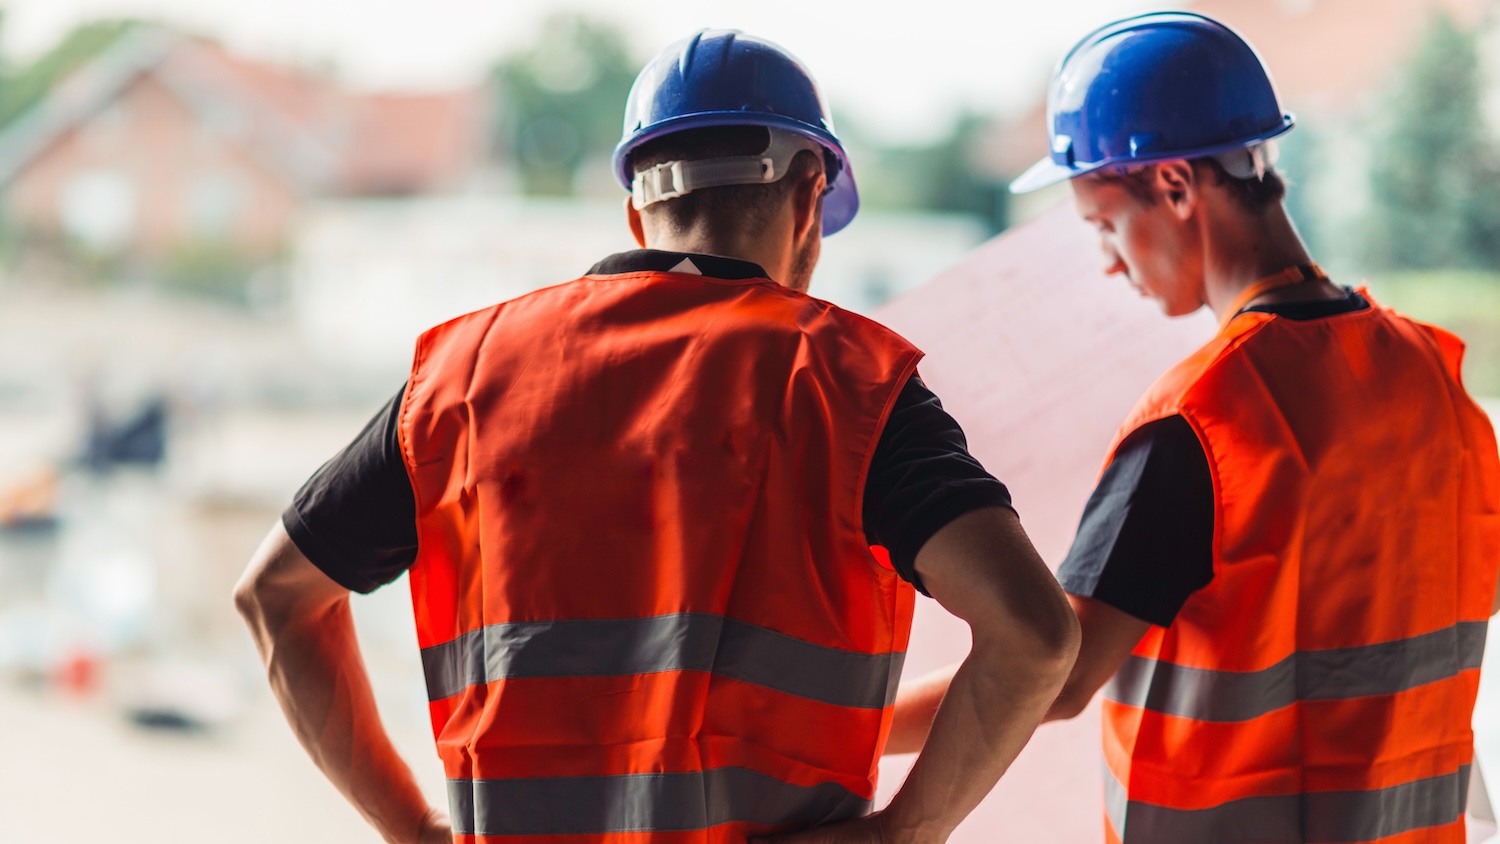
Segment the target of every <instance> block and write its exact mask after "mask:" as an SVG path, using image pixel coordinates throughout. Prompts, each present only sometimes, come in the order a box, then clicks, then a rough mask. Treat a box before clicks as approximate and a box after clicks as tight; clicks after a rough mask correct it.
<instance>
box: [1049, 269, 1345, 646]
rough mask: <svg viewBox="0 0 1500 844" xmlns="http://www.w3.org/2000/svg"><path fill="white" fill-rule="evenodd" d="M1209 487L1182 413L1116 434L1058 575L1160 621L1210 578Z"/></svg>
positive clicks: (1337, 305) (1294, 308) (1318, 305)
mask: <svg viewBox="0 0 1500 844" xmlns="http://www.w3.org/2000/svg"><path fill="white" fill-rule="evenodd" d="M1368 307H1370V303H1369V301H1368V300H1367V299H1365V297H1363V296H1361V295H1359V294H1358V293H1356V292H1354V291H1353V290H1348V291H1346V294H1345V296H1344V297H1343V298H1341V299H1327V300H1318V301H1312V302H1286V303H1281V304H1273V305H1257V306H1255V307H1253V308H1246V309H1245V310H1247V311H1260V312H1263V313H1270V314H1275V315H1277V316H1279V317H1283V318H1285V319H1292V320H1299V321H1307V320H1314V319H1324V318H1326V317H1331V316H1335V315H1337V314H1346V313H1351V312H1353V311H1360V310H1364V309H1366V308H1368ZM1213 543H1214V487H1213V477H1212V476H1211V474H1210V471H1209V467H1208V456H1207V455H1206V454H1205V453H1204V451H1203V444H1202V443H1201V442H1199V440H1198V435H1197V434H1196V433H1194V432H1193V428H1192V426H1191V425H1189V424H1188V422H1187V420H1186V419H1183V418H1182V417H1181V416H1169V417H1167V418H1165V419H1160V420H1157V421H1155V422H1151V423H1148V424H1146V425H1142V426H1141V427H1140V428H1139V429H1137V430H1136V431H1134V432H1133V433H1131V434H1130V436H1128V437H1126V438H1125V441H1124V442H1122V443H1121V444H1120V447H1119V449H1117V450H1116V452H1115V458H1114V460H1112V461H1111V462H1110V464H1109V466H1108V467H1106V468H1105V470H1104V474H1103V475H1102V476H1101V477H1100V478H1099V484H1098V486H1096V487H1095V488H1094V492H1093V494H1092V495H1090V496H1089V501H1088V504H1087V505H1085V506H1084V510H1083V518H1082V519H1081V520H1080V521H1079V524H1078V535H1077V536H1076V537H1075V538H1074V539H1073V547H1072V548H1071V549H1069V551H1068V556H1067V558H1066V559H1064V560H1063V563H1062V565H1061V566H1060V567H1059V568H1058V571H1057V578H1058V580H1059V581H1060V582H1061V583H1062V587H1063V589H1064V590H1065V591H1066V592H1068V594H1070V595H1077V596H1079V597H1082V598H1093V599H1094V600H1096V601H1101V602H1103V603H1105V604H1108V605H1110V606H1112V607H1114V608H1115V609H1117V610H1120V611H1121V612H1125V613H1128V614H1130V615H1132V616H1135V617H1136V618H1139V619H1141V620H1142V621H1147V622H1150V623H1152V624H1156V625H1160V626H1162V627H1167V626H1170V625H1171V624H1172V621H1173V620H1174V619H1176V618H1177V613H1178V612H1180V611H1181V610H1182V607H1183V605H1184V604H1186V603H1187V600H1188V598H1190V597H1191V596H1192V594H1193V593H1194V592H1196V591H1198V590H1199V589H1202V588H1203V587H1205V586H1207V585H1208V584H1209V582H1210V581H1212V580H1213V576H1214V561H1213Z"/></svg>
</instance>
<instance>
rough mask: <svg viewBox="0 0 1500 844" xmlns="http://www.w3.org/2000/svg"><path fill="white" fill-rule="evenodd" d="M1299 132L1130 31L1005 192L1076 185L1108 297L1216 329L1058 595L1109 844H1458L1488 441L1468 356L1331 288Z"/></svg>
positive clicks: (1153, 405) (1189, 49)
mask: <svg viewBox="0 0 1500 844" xmlns="http://www.w3.org/2000/svg"><path fill="white" fill-rule="evenodd" d="M1292 124H1293V118H1292V116H1291V115H1290V114H1287V113H1285V112H1283V111H1282V109H1281V107H1280V105H1279V104H1278V102H1277V98H1276V95H1275V92H1274V91H1273V89H1272V85H1271V81H1270V78H1269V77H1268V74H1267V72H1266V69H1265V68H1264V67H1263V66H1262V63H1261V61H1260V59H1259V57H1258V56H1257V55H1256V53H1255V52H1254V51H1253V50H1252V48H1251V47H1250V46H1249V45H1248V44H1246V43H1245V42H1244V41H1243V40H1242V39H1241V38H1240V37H1239V36H1238V35H1236V34H1235V33H1234V32H1233V31H1231V30H1230V29H1228V28H1227V27H1225V26H1223V25H1222V24H1220V23H1218V22H1216V21H1214V20H1211V19H1209V18H1206V17H1203V16H1200V15H1194V14H1186V13H1158V14H1149V15H1143V16H1140V17H1133V18H1129V19H1126V20H1122V21H1119V22H1116V23H1112V24H1110V25H1108V26H1105V27H1102V28H1100V29H1098V30H1095V31H1094V32H1092V33H1090V34H1089V35H1088V36H1086V37H1085V38H1084V39H1083V40H1082V41H1081V42H1079V44H1078V45H1077V46H1076V47H1074V48H1073V49H1072V51H1071V52H1069V53H1068V54H1067V56H1066V57H1065V58H1064V59H1063V61H1062V63H1061V64H1060V66H1059V68H1058V70H1057V73H1056V76H1055V77H1054V78H1053V81H1052V85H1051V88H1050V91H1049V97H1048V127H1049V130H1050V131H1049V137H1050V141H1051V147H1050V149H1051V154H1050V155H1049V157H1048V158H1046V159H1044V160H1043V161H1041V162H1040V163H1038V164H1037V165H1036V166H1035V167H1033V168H1032V169H1031V170H1029V171H1028V172H1027V173H1025V174H1024V175H1022V176H1021V178H1019V179H1018V180H1016V182H1015V183H1014V184H1013V185H1012V186H1011V188H1012V190H1014V191H1018V192H1019V191H1027V190H1032V189H1035V188H1038V187H1041V186H1043V185H1047V184H1051V183H1055V182H1059V181H1062V180H1064V179H1070V180H1072V188H1073V193H1074V197H1075V199H1076V201H1077V206H1078V210H1079V212H1080V214H1081V215H1082V216H1083V218H1084V219H1085V220H1086V221H1088V222H1089V223H1091V224H1092V225H1093V226H1094V227H1095V228H1096V229H1097V230H1098V236H1099V242H1100V247H1101V249H1102V252H1103V257H1104V269H1105V271H1106V272H1107V273H1109V274H1118V275H1123V276H1125V278H1126V279H1127V280H1128V281H1129V282H1130V284H1131V285H1132V286H1133V287H1135V288H1136V289H1137V290H1139V291H1140V292H1141V294H1142V295H1143V296H1148V297H1150V298H1152V299H1154V300H1155V301H1156V302H1157V303H1159V304H1160V305H1161V308H1162V310H1163V311H1164V312H1165V313H1166V314H1167V315H1168V316H1181V315H1184V314H1189V313H1192V312H1194V311H1196V310H1198V309H1199V308H1201V307H1204V306H1207V307H1209V308H1210V309H1212V310H1213V312H1214V313H1215V315H1216V316H1217V317H1218V318H1219V321H1220V329H1219V332H1218V334H1217V336H1215V337H1214V338H1213V339H1212V340H1211V341H1209V342H1208V343H1207V344H1206V345H1205V346H1204V347H1203V348H1202V349H1200V350H1199V351H1198V352H1196V353H1195V354H1193V355H1192V356H1190V357H1188V358H1187V359H1186V360H1184V361H1182V362H1181V363H1180V364H1178V365H1177V366H1176V367H1174V368H1172V369H1171V370H1170V371H1168V372H1167V373H1166V374H1165V375H1163V376H1162V377H1161V379H1160V380H1159V381H1157V383H1156V384H1155V386H1153V387H1152V388H1151V389H1150V390H1149V391H1148V392H1147V393H1146V395H1145V396H1144V397H1143V398H1142V399H1141V401H1140V403H1139V404H1138V405H1137V406H1136V408H1135V410H1134V411H1133V412H1132V413H1131V414H1130V416H1129V417H1128V418H1127V420H1126V421H1125V423H1124V425H1123V426H1122V427H1121V428H1120V431H1119V433H1118V435H1117V436H1116V438H1115V442H1114V444H1113V445H1112V446H1111V448H1110V450H1109V455H1108V458H1107V460H1106V463H1105V468H1104V471H1103V474H1102V476H1101V477H1100V479H1099V481H1098V486H1097V488H1096V489H1095V490H1094V493H1093V495H1092V496H1091V497H1090V498H1089V500H1088V504H1087V506H1086V508H1085V511H1084V514H1083V517H1082V521H1081V523H1080V525H1079V529H1078V535H1077V538H1076V539H1075V540H1074V543H1073V546H1072V549H1071V550H1070V551H1069V553H1068V556H1067V558H1066V559H1065V560H1064V562H1063V563H1062V565H1061V567H1060V569H1059V572H1058V575H1059V579H1060V580H1061V582H1062V585H1063V588H1064V589H1065V590H1066V591H1067V592H1068V593H1069V597H1070V600H1071V602H1072V604H1073V608H1074V610H1075V611H1076V613H1077V615H1078V617H1079V620H1080V623H1081V624H1082V627H1083V645H1082V649H1081V651H1080V654H1079V658H1078V661H1077V663H1076V665H1075V667H1074V669H1073V672H1072V675H1071V676H1070V677H1069V679H1068V682H1067V684H1066V686H1065V687H1064V689H1063V692H1062V694H1061V695H1060V696H1059V698H1058V700H1057V702H1056V703H1055V704H1054V705H1053V707H1052V710H1051V711H1050V712H1049V714H1048V718H1049V719H1052V718H1070V717H1073V716H1075V715H1077V714H1078V713H1080V712H1081V711H1082V710H1083V709H1084V707H1085V706H1087V705H1088V703H1089V701H1090V700H1091V699H1092V698H1093V696H1094V694H1095V692H1097V691H1098V690H1099V689H1100V687H1101V686H1104V685H1105V684H1106V682H1108V683H1109V686H1108V687H1107V689H1106V691H1105V701H1104V757H1105V763H1106V764H1105V768H1106V776H1105V789H1104V793H1105V800H1104V803H1105V808H1106V815H1107V823H1106V824H1105V830H1106V837H1107V839H1108V840H1109V841H1112V842H1121V841H1123V842H1126V844H1132V842H1151V843H1152V844H1189V842H1190V843H1191V844H1216V842H1218V843H1222V844H1237V843H1238V842H1244V843H1245V844H1249V843H1250V842H1255V844H1264V842H1334V841H1338V842H1374V841H1381V842H1397V841H1399V842H1403V844H1406V842H1418V841H1421V842H1462V841H1463V840H1464V835H1465V833H1464V820H1463V815H1464V808H1465V798H1466V795H1467V788H1468V780H1469V777H1470V765H1471V763H1472V761H1473V758H1474V749H1473V734H1472V732H1471V730H1470V719H1471V714H1472V711H1473V708H1474V700H1475V694H1476V691H1477V687H1478V681H1479V663H1480V657H1481V654H1482V652H1483V646H1484V640H1485V630H1486V622H1487V620H1488V618H1489V617H1490V616H1491V615H1493V614H1494V613H1495V612H1496V610H1497V609H1500V596H1497V595H1496V579H1497V569H1500V466H1497V457H1496V447H1495V438H1494V431H1493V429H1492V428H1491V426H1490V423H1489V421H1488V420H1487V419H1486V418H1485V416H1484V414H1483V413H1482V412H1481V411H1480V410H1479V408H1478V407H1477V406H1476V405H1475V403H1474V402H1473V401H1472V400H1471V399H1470V398H1469V396H1468V395H1467V394H1466V393H1465V391H1464V388H1463V386H1462V385H1461V383H1460V380H1459V368H1460V367H1459V364H1460V358H1461V355H1462V351H1463V346H1462V344H1461V342H1460V341H1459V340H1458V339H1457V338H1455V337H1453V336H1452V335H1450V334H1448V333H1446V332H1444V331H1441V330H1439V329H1437V328H1433V327H1431V326H1427V325H1422V324H1420V323H1417V322H1414V321H1412V320H1411V319H1408V318H1406V317H1404V316H1402V315H1400V314H1398V313H1396V312H1394V311H1392V310H1390V309H1388V308H1384V307H1381V306H1380V305H1378V304H1376V303H1375V302H1374V301H1373V300H1372V299H1371V297H1370V295H1369V294H1368V293H1367V292H1365V291H1363V290H1351V289H1348V288H1345V287H1339V286H1336V285H1335V284H1334V283H1333V282H1331V281H1330V280H1329V279H1328V277H1327V276H1326V275H1325V274H1324V273H1323V271H1322V270H1320V269H1319V268H1318V266H1317V265H1316V264H1315V263H1313V260H1312V258H1311V257H1310V256H1309V255H1308V252H1307V249H1306V247H1305V246H1304V245H1303V243H1302V240H1301V239H1300V238H1299V236H1298V234H1297V232H1296V230H1295V229H1294V227H1293V225H1292V221H1291V220H1290V218H1289V217H1288V215H1287V212H1286V209H1285V207H1284V205H1283V202H1282V197H1283V194H1284V192H1285V184H1284V182H1283V180H1282V179H1281V178H1280V176H1279V175H1278V174H1277V173H1276V172H1275V170H1274V169H1273V167H1272V165H1273V163H1274V152H1273V149H1274V146H1273V145H1274V139H1275V138H1276V137H1278V136H1280V135H1282V134H1284V133H1286V132H1287V131H1289V130H1290V129H1291V128H1292ZM942 688H943V683H942V681H941V676H939V677H938V679H936V680H932V681H929V682H927V683H925V684H922V685H921V686H913V687H912V688H911V690H910V692H909V693H908V694H906V695H905V696H904V698H905V699H903V701H902V703H901V704H899V705H900V706H908V705H909V706H910V708H912V709H913V710H914V711H920V709H921V704H922V701H923V700H925V701H927V702H928V703H929V704H930V703H931V702H932V701H934V700H936V699H938V698H939V696H940V695H941V691H942ZM894 741H895V739H893V742H894Z"/></svg>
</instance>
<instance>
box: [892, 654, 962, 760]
mask: <svg viewBox="0 0 1500 844" xmlns="http://www.w3.org/2000/svg"><path fill="white" fill-rule="evenodd" d="M957 672H958V665H957V664H956V663H955V664H954V665H950V666H948V667H947V668H939V669H938V670H936V671H933V672H932V673H930V674H924V675H923V676H921V677H918V678H917V679H915V680H912V681H909V682H903V683H902V684H901V688H900V689H899V690H897V692H896V706H895V711H894V714H893V715H892V716H891V735H890V737H889V738H888V739H886V742H885V755H887V756H892V755H895V754H898V753H916V752H917V751H919V750H921V749H922V745H923V744H926V743H927V733H928V731H930V730H931V729H932V719H933V718H935V717H937V711H938V706H940V705H941V704H942V702H943V695H946V694H947V693H948V686H949V684H950V683H952V682H953V675H954V674H955V673H957Z"/></svg>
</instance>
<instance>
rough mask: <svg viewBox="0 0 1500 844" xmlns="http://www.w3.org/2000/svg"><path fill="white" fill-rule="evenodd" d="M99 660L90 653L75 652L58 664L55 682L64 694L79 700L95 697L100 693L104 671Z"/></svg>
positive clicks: (54, 677) (83, 651) (54, 676)
mask: <svg viewBox="0 0 1500 844" xmlns="http://www.w3.org/2000/svg"><path fill="white" fill-rule="evenodd" d="M102 667H103V666H102V665H101V664H100V661H99V658H98V657H97V656H95V655H94V654H92V653H90V652H89V651H85V650H75V651H73V652H72V653H70V654H69V655H68V656H67V657H66V658H65V659H63V660H62V661H61V662H60V663H58V665H57V668H56V671H55V673H54V674H53V682H54V683H56V684H57V687H58V688H59V689H61V690H62V691H63V692H65V693H67V694H69V695H71V696H73V697H78V698H87V697H93V696H94V694H95V693H97V692H98V691H99V682H100V673H101V670H102Z"/></svg>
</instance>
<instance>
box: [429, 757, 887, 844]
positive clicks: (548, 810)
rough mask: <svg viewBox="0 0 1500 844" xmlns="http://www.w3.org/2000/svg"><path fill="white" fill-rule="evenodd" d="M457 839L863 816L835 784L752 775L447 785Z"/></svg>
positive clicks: (864, 808) (860, 802)
mask: <svg viewBox="0 0 1500 844" xmlns="http://www.w3.org/2000/svg"><path fill="white" fill-rule="evenodd" d="M448 805H449V807H450V809H451V811H452V812H453V817H454V819H455V822H454V826H453V831H454V832H455V833H456V834H459V835H579V834H591V833H592V834H600V833H610V832H674V831H685V830H697V829H708V828H710V827H715V826H719V825H721V824H727V823H752V824H783V823H788V822H790V823H795V824H799V825H807V826H811V825H815V824H819V823H825V822H828V821H834V820H843V819H848V818H855V817H859V816H861V815H865V814H867V813H868V812H869V811H870V801H868V800H864V799H862V798H860V797H858V796H857V795H854V794H851V793H849V791H848V790H846V789H844V788H841V787H839V786H838V785H836V784H834V783H820V784H818V785H816V786H810V787H809V786H796V785H790V784H788V783H784V782H782V781H780V780H778V779H776V778H774V777H768V776H766V775H765V774H762V773H759V772H757V771H752V770H749V769H747V768H714V769H712V770H707V771H691V772H687V773H670V774H627V775H623V776H614V777H546V778H530V779H505V780H493V779H492V780H449V781H448Z"/></svg>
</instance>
